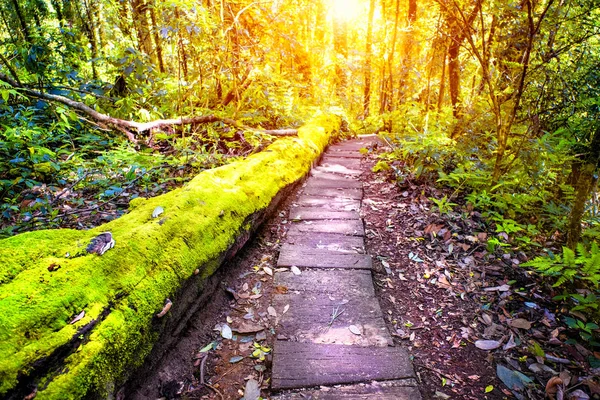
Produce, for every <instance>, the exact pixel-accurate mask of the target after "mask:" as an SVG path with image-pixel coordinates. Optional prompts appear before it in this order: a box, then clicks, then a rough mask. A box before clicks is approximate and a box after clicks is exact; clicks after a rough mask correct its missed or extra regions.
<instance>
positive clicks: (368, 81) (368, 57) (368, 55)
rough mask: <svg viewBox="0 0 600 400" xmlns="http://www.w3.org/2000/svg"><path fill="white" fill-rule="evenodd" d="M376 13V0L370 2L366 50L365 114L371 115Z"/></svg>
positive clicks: (365, 115)
mask: <svg viewBox="0 0 600 400" xmlns="http://www.w3.org/2000/svg"><path fill="white" fill-rule="evenodd" d="M374 15H375V0H371V1H370V3H369V22H368V27H367V48H366V50H365V88H364V93H363V116H364V117H365V118H367V117H368V116H369V107H370V103H371V57H372V54H373V49H372V47H373V16H374Z"/></svg>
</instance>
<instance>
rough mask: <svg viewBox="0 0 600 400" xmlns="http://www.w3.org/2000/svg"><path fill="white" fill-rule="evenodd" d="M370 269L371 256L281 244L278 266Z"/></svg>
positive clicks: (371, 264)
mask: <svg viewBox="0 0 600 400" xmlns="http://www.w3.org/2000/svg"><path fill="white" fill-rule="evenodd" d="M293 265H295V266H296V267H306V268H342V269H368V270H370V269H372V267H373V263H372V262H371V256H368V255H365V254H349V253H339V252H333V251H329V250H326V249H311V248H310V247H306V246H298V245H292V244H287V243H286V244H284V245H283V246H281V251H280V252H279V258H278V260H277V266H278V267H291V266H293Z"/></svg>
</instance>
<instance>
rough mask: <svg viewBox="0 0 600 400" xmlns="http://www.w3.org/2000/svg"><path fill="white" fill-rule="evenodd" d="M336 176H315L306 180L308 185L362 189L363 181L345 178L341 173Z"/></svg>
mask: <svg viewBox="0 0 600 400" xmlns="http://www.w3.org/2000/svg"><path fill="white" fill-rule="evenodd" d="M336 178H337V179H331V178H323V177H319V176H313V177H311V178H310V179H309V180H308V181H307V182H306V186H311V187H319V188H335V189H337V188H340V189H362V187H363V186H362V182H361V181H357V180H355V179H348V178H344V177H342V176H339V175H338V176H337V177H336Z"/></svg>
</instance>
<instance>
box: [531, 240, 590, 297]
mask: <svg viewBox="0 0 600 400" xmlns="http://www.w3.org/2000/svg"><path fill="white" fill-rule="evenodd" d="M522 266H524V267H530V268H533V269H534V270H535V271H537V272H538V273H540V274H541V275H544V276H550V277H553V278H556V282H555V283H554V285H553V286H554V287H558V286H562V285H564V284H565V283H567V282H570V283H573V282H575V281H576V280H579V281H581V280H584V281H588V282H590V283H591V284H592V286H593V287H595V288H598V285H599V284H600V249H599V248H598V245H597V244H596V243H594V244H592V247H591V249H590V251H588V250H587V249H586V248H585V246H584V245H583V244H581V243H580V244H578V245H577V254H576V253H575V252H574V251H573V250H571V249H569V248H568V247H563V254H562V257H561V256H560V255H549V256H547V257H536V258H535V259H533V260H532V261H529V262H527V263H524V264H522Z"/></svg>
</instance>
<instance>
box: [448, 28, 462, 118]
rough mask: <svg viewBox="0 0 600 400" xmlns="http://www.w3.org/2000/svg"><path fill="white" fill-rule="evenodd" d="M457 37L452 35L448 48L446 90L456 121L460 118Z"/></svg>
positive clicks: (459, 43)
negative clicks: (447, 90)
mask: <svg viewBox="0 0 600 400" xmlns="http://www.w3.org/2000/svg"><path fill="white" fill-rule="evenodd" d="M461 43H462V40H461V41H459V36H458V35H456V34H453V35H452V36H451V38H450V45H449V46H448V88H449V94H450V103H451V104H452V115H453V116H454V118H456V119H457V120H459V119H460V117H461V114H462V112H461V106H460V61H459V59H458V56H459V53H460V45H461Z"/></svg>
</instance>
